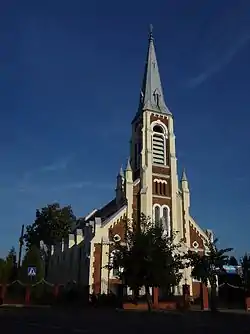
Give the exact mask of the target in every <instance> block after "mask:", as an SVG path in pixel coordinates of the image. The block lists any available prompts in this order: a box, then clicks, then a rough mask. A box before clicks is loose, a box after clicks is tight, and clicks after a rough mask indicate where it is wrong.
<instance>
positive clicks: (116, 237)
mask: <svg viewBox="0 0 250 334" xmlns="http://www.w3.org/2000/svg"><path fill="white" fill-rule="evenodd" d="M113 240H114V242H119V241H120V240H121V237H120V236H119V234H116V235H114V238H113Z"/></svg>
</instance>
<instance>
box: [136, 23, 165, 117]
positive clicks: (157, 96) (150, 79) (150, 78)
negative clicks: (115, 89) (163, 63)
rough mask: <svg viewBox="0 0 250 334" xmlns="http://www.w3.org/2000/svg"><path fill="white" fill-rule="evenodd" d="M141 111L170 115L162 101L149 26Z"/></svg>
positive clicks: (162, 96)
mask: <svg viewBox="0 0 250 334" xmlns="http://www.w3.org/2000/svg"><path fill="white" fill-rule="evenodd" d="M143 110H152V111H156V112H161V113H165V114H170V115H171V112H170V111H169V109H168V108H167V106H166V103H165V100H164V95H163V89H162V85H161V78H160V73H159V68H158V63H157V59H156V52H155V46H154V38H153V32H152V26H150V33H149V44H148V52H147V59H146V65H145V70H144V77H143V83H142V87H141V96H140V105H139V112H142V111H143Z"/></svg>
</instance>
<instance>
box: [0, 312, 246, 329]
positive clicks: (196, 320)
mask: <svg viewBox="0 0 250 334" xmlns="http://www.w3.org/2000/svg"><path fill="white" fill-rule="evenodd" d="M0 326H1V327H0V332H1V333H8V334H12V333H13V334H15V333H26V334H31V333H32V334H34V333H35V334H42V333H43V334H44V333H46V334H51V333H55V334H56V333H67V334H71V333H85V334H100V333H104V334H105V333H108V334H113V333H114V334H115V333H119V334H125V333H126V334H127V333H129V334H135V333H136V334H147V333H148V334H163V333H164V334H166V333H169V334H172V333H184V332H185V333H192V334H196V333H197V334H198V333H199V334H200V333H202V334H206V333H209V334H211V332H212V334H217V333H218V334H223V333H226V334H230V333H233V334H235V333H237V334H240V333H248V334H250V315H245V314H234V313H221V314H219V315H216V316H212V315H211V314H210V313H209V312H207V313H202V312H192V313H190V314H185V315H182V314H151V315H148V314H147V313H135V312H134V313H127V312H115V311H106V310H87V311H86V310H82V311H79V310H78V311H72V310H54V309H7V310H4V309H0Z"/></svg>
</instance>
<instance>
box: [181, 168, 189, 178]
mask: <svg viewBox="0 0 250 334" xmlns="http://www.w3.org/2000/svg"><path fill="white" fill-rule="evenodd" d="M187 180H188V179H187V174H186V170H185V168H183V172H182V177H181V181H187Z"/></svg>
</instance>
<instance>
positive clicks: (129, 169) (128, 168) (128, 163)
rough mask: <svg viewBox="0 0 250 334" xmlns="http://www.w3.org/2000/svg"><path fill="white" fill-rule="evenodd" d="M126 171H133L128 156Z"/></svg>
mask: <svg viewBox="0 0 250 334" xmlns="http://www.w3.org/2000/svg"><path fill="white" fill-rule="evenodd" d="M126 171H132V168H131V164H130V158H128V162H127V167H126Z"/></svg>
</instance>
